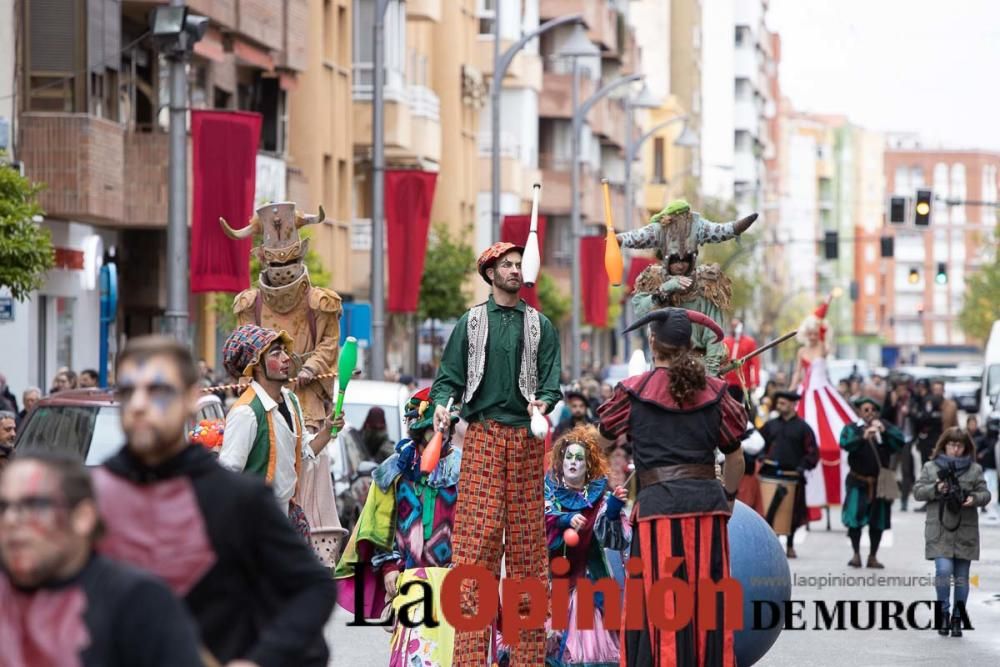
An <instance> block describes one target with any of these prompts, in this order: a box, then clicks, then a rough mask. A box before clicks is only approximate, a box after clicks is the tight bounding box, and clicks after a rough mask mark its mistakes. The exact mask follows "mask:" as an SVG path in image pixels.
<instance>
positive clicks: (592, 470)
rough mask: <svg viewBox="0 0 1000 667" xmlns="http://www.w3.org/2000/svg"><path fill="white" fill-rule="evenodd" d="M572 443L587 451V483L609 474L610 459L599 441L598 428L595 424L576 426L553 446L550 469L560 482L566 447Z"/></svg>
mask: <svg viewBox="0 0 1000 667" xmlns="http://www.w3.org/2000/svg"><path fill="white" fill-rule="evenodd" d="M570 445H580V446H581V447H583V449H584V451H585V452H587V477H586V479H585V482H586V483H587V484H589V483H590V482H592V481H594V480H595V479H598V478H600V477H607V476H608V460H607V459H606V458H605V456H604V452H603V451H602V450H601V446H600V444H599V443H598V441H597V429H596V428H594V427H593V426H586V425H585V426H576V427H574V428H573V429H571V430H570V431H567V432H566V433H565V434H564V435H563V436H562V437H561V438H559V439H558V440H556V444H555V445H553V446H552V460H551V467H550V470H551V471H552V475H553V476H554V477H555V478H556V480H557V481H558V482H559V483H560V484H562V482H563V476H562V469H563V456H564V455H565V454H566V448H567V447H569V446H570Z"/></svg>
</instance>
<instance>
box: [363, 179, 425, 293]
mask: <svg viewBox="0 0 1000 667" xmlns="http://www.w3.org/2000/svg"><path fill="white" fill-rule="evenodd" d="M436 183H437V174H436V173H434V172H431V171H418V170H416V169H410V170H401V171H386V172H385V227H386V238H387V241H388V245H389V295H388V303H387V304H386V307H387V308H388V310H389V312H391V313H414V312H416V311H417V302H418V301H419V300H420V276H421V275H423V273H424V258H425V256H426V254H427V229H428V227H430V223H431V204H433V203H434V186H435V184H436ZM379 250H381V249H380V248H372V252H378V251H379Z"/></svg>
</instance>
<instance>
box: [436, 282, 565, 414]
mask: <svg viewBox="0 0 1000 667" xmlns="http://www.w3.org/2000/svg"><path fill="white" fill-rule="evenodd" d="M486 306H487V319H488V324H489V335H488V337H487V339H486V347H487V350H486V367H485V371H484V373H485V374H484V376H483V379H482V381H481V382H480V384H479V388H478V389H477V390H476V393H475V395H473V396H472V398H471V400H469V401H468V402H467V403H465V404H464V405H463V406H462V412H461V415H462V418H463V419H465V420H466V421H467V422H470V423H471V422H476V421H485V420H488V419H492V420H495V421H498V422H500V423H501V424H505V425H507V426H514V427H518V428H520V427H527V426H528V425H529V424H530V422H531V418H530V416H529V415H528V401H527V400H526V399H525V398H524V396H522V395H521V392H520V390H519V389H518V376H519V374H520V370H521V368H520V366H521V347H522V345H523V340H522V339H523V337H524V334H523V325H524V313H525V303H524V301H523V300H521V301H518V303H517V305H516V306H514V307H513V308H504V307H503V306H499V305H497V303H496V302H495V301H494V300H493V297H492V296H490V298H489V300H488V301H487V302H486ZM468 321H469V312H468V311H467V312H466V313H465V314H464V315H462V317H461V318H459V320H458V323H457V324H456V325H455V328H454V330H453V331H452V332H451V337H450V338H448V343H447V345H446V346H445V349H444V352H443V354H442V356H441V364H440V366H439V367H438V374H437V377H436V378H435V379H434V386H433V387H432V388H431V402H432V403H434V404H435V405H447V403H448V399H449V398H454V399H455V403H456V404H458V403H459V402H460V401H461V400H462V395H463V394H464V393H465V387H466V383H467V378H468V358H469V336H468ZM539 326H540V327H541V331H540V338H539V343H538V355H537V357H536V359H537V362H536V363H537V372H538V389H537V391H536V392H535V398H536V399H537V400H540V401H545V402H546V403H547V404H548V406H549V407H548V411H551V410H552V408H553V407H554V406H555V404H556V403H558V402H559V400H560V398H561V397H562V393H561V391H560V389H559V374H560V372H561V370H562V365H561V362H560V351H559V335H558V333H557V332H556V330H555V327H553V326H552V322H550V321H549V319H548V318H547V317H545V315H542V314H541V313H539Z"/></svg>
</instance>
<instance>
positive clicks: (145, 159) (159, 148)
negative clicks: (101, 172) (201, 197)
mask: <svg viewBox="0 0 1000 667" xmlns="http://www.w3.org/2000/svg"><path fill="white" fill-rule="evenodd" d="M169 139H170V135H168V134H167V133H166V132H130V133H127V134H126V135H125V174H127V177H125V179H124V181H125V217H124V221H125V222H126V223H127V224H128V225H129V226H135V227H159V228H165V227H166V226H167V203H168V201H169V195H168V190H167V186H168V180H169V178H168V173H167V172H168V166H169V154H170V146H169V143H170V142H169ZM191 185H192V187H193V185H194V183H192V184H191Z"/></svg>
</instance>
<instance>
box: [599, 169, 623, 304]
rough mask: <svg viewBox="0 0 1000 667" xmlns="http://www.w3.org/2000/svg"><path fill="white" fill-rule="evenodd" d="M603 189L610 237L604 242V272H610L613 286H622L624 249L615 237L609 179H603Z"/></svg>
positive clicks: (605, 218)
mask: <svg viewBox="0 0 1000 667" xmlns="http://www.w3.org/2000/svg"><path fill="white" fill-rule="evenodd" d="M601 187H602V188H603V189H604V224H605V225H607V228H608V236H607V239H606V240H605V242H604V270H605V271H607V272H608V280H610V281H611V284H612V285H621V284H622V273H623V271H624V267H623V262H622V249H621V246H619V245H618V237H616V236H615V222H614V218H612V216H611V186H610V185H609V184H608V179H606V178H602V179H601Z"/></svg>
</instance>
